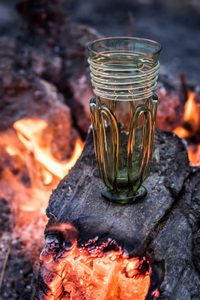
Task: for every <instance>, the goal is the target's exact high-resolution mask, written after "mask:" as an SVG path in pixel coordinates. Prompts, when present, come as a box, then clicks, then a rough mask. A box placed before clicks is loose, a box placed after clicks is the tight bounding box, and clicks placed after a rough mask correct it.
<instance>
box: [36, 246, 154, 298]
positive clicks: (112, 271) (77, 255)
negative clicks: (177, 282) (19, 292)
mask: <svg viewBox="0 0 200 300" xmlns="http://www.w3.org/2000/svg"><path fill="white" fill-rule="evenodd" d="M94 249H95V250H93V251H92V252H90V251H89V250H88V249H86V248H84V247H83V248H78V246H77V242H74V244H73V245H72V246H71V248H70V249H69V250H68V251H67V250H66V251H64V252H63V253H62V255H61V258H60V256H59V258H58V259H55V258H53V257H49V255H46V253H45V250H44V251H43V252H42V254H41V260H42V261H43V269H42V274H43V280H44V282H45V283H46V284H47V285H48V287H49V289H50V291H49V293H50V295H51V296H53V297H54V298H55V299H79V300H113V299H115V300H117V299H121V300H129V299H135V300H144V299H145V298H146V296H147V293H148V291H149V287H150V275H151V268H150V266H149V262H148V261H147V260H146V258H145V257H143V258H142V259H141V258H138V257H133V258H129V257H127V256H125V255H124V253H123V251H122V250H112V251H109V252H107V253H105V252H103V250H99V249H98V247H96V248H95V247H94ZM146 265H147V266H148V268H146ZM52 270H53V273H55V274H54V276H52V275H53V274H52ZM49 271H50V273H51V280H49V278H50V277H49V275H50V273H49ZM65 297H66V298H65ZM46 299H49V298H48V296H47V298H46Z"/></svg>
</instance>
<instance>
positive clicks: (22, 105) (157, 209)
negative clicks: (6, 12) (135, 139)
mask: <svg viewBox="0 0 200 300" xmlns="http://www.w3.org/2000/svg"><path fill="white" fill-rule="evenodd" d="M21 2H22V3H21V6H19V10H20V9H21V14H22V15H24V14H25V16H26V10H27V12H29V13H31V14H30V16H31V18H30V20H27V19H26V18H25V22H27V23H28V22H33V23H32V24H31V26H32V27H31V26H28V25H30V24H27V28H26V29H25V32H23V33H21V35H22V37H23V38H21V39H19V41H13V40H5V39H0V44H1V49H2V53H1V55H0V66H1V68H0V73H1V75H2V76H1V77H2V82H1V85H2V86H1V88H2V95H3V97H2V99H3V100H2V101H1V103H0V106H1V110H0V154H1V155H0V205H2V207H3V209H2V220H3V221H2V223H1V222H0V234H1V236H2V237H3V238H2V239H3V241H5V244H3V247H2V248H3V250H2V251H3V254H4V255H3V259H2V261H3V263H2V265H3V267H2V269H1V272H0V292H1V291H3V295H6V296H5V297H7V298H6V299H21V298H19V293H21V291H22V290H23V289H24V285H25V284H24V282H23V281H24V280H25V279H26V277H28V275H27V274H31V278H29V279H28V280H29V282H28V283H29V284H27V286H28V288H27V289H28V292H27V291H26V292H27V294H28V295H29V296H28V297H30V298H31V295H32V294H33V292H32V288H31V287H30V282H31V280H33V277H36V279H35V281H36V283H33V286H36V291H35V294H36V296H35V297H36V298H35V299H56V300H61V299H63V300H64V299H65V300H70V299H73V300H78V299H79V300H81V299H82V300H117V299H121V300H128V299H131V298H134V299H135V300H140V299H141V300H142V299H148V300H150V299H156V298H159V296H160V294H162V292H163V290H164V291H165V290H167V289H168V288H169V287H171V289H172V287H173V284H175V283H174V282H175V279H177V278H181V279H182V281H181V282H183V286H185V281H184V280H185V279H184V278H182V277H181V276H182V274H183V275H184V276H185V273H184V272H188V273H187V274H189V275H188V276H190V275H191V274H193V273H194V272H193V270H192V271H191V269H189V268H188V266H187V265H184V264H183V268H182V261H184V259H185V258H184V257H185V256H184V255H185V253H186V252H187V251H188V252H189V251H190V250H188V248H187V247H189V246H188V240H189V239H190V238H191V236H192V235H194V232H195V230H196V227H195V226H197V225H196V221H195V220H196V219H195V218H196V214H195V213H193V208H192V207H193V205H192V201H196V200H195V199H198V196H195V195H196V194H195V195H193V194H192V195H191V197H190V198H189V196H188V195H190V193H195V191H196V186H198V184H197V183H196V182H197V181H198V180H197V176H196V175H195V174H196V173H195V172H197V171H195V170H196V169H198V168H191V169H192V171H191V169H190V167H189V166H188V165H187V156H186V150H185V147H184V146H183V145H184V144H186V146H187V151H188V158H189V161H190V164H191V166H192V167H197V166H200V102H199V96H198V93H197V92H194V90H193V91H192V90H191V91H189V93H188V98H187V101H186V102H185V103H184V109H183V111H182V115H181V117H180V118H178V117H177V120H176V122H174V123H173V122H171V119H170V117H169V115H170V114H171V115H173V117H172V118H173V119H175V117H176V112H177V111H179V113H180V112H181V109H179V108H180V107H181V104H180V103H181V101H182V99H181V97H180V94H179V91H178V92H177V90H176V91H175V92H174V91H173V93H174V94H175V97H176V103H175V105H176V107H175V109H174V111H172V112H171V111H170V109H169V110H167V108H166V106H169V104H168V103H170V101H172V100H171V98H170V95H168V93H171V90H172V88H171V85H172V86H173V82H171V81H170V80H169V81H170V84H171V85H165V80H163V77H162V76H161V82H162V81H163V82H164V83H163V85H164V88H163V87H162V89H161V90H160V95H159V101H160V105H159V108H158V124H157V127H159V128H161V129H164V130H166V131H171V132H174V133H175V134H176V135H177V136H179V137H180V139H178V138H177V137H176V136H175V135H173V134H171V133H169V132H168V133H166V132H164V131H163V132H161V133H160V131H159V130H158V132H157V135H156V150H155V155H154V158H153V159H154V163H153V164H152V174H151V176H150V181H149V182H148V183H147V184H149V188H148V190H149V191H150V192H149V196H148V198H147V199H145V200H144V202H141V204H140V203H136V204H135V205H133V206H132V207H131V208H130V206H126V207H123V208H119V207H113V206H112V204H108V203H107V202H106V203H105V202H104V201H103V200H102V199H100V198H99V195H100V192H99V191H100V187H101V183H100V180H99V178H98V170H97V166H96V160H95V158H94V149H93V146H92V139H91V132H89V134H88V136H87V139H86V135H87V131H88V129H89V124H90V116H89V100H90V98H91V97H92V96H93V93H92V90H91V86H90V85H89V83H88V71H87V53H86V44H87V43H88V41H90V40H94V39H95V38H97V37H99V35H98V34H97V33H96V32H94V31H93V30H91V29H88V28H87V27H79V25H77V26H76V25H74V27H73V26H72V27H73V29H72V27H70V26H69V23H68V21H67V20H66V16H65V15H64V16H63V13H62V10H57V9H55V7H57V6H56V5H57V3H56V2H57V1H52V4H51V5H50V4H49V6H48V4H44V6H45V5H46V7H45V12H46V10H47V13H46V15H44V14H43V6H42V5H41V6H40V5H39V9H37V5H38V4H36V5H35V6H34V5H30V7H29V5H28V4H27V3H28V2H30V3H31V1H25V3H26V6H25V7H26V10H24V6H23V4H24V3H23V2H24V1H21ZM54 2H55V3H54ZM20 7H21V8H20ZM22 8H23V9H22ZM48 13H49V14H48ZM54 14H55V15H54ZM38 16H39V17H41V16H42V17H41V18H38ZM52 16H53V17H52ZM45 18H46V19H45ZM49 18H50V20H49ZM51 18H52V19H51ZM44 20H45V22H44ZM52 20H53V21H52ZM44 23H45V24H44ZM52 24H53V25H52ZM29 27H31V36H32V34H33V37H34V38H35V37H37V39H36V38H35V39H33V40H31V43H30V41H29V39H28V38H27V36H30V32H29V31H28V30H29ZM60 28H61V29H62V30H60ZM63 35H64V36H66V41H67V42H66V41H63V39H62V38H61V37H63ZM69 39H70V41H72V43H71V44H70V47H69V43H68V40H69ZM5 61H6V64H5ZM163 90H164V92H163ZM162 92H163V94H162ZM168 101H169V102H168ZM174 112H175V113H174ZM168 114H169V115H168ZM160 116H162V118H159V117H160ZM170 122H171V123H173V126H172V124H171V123H170ZM174 124H176V125H174ZM168 125H169V126H168ZM85 144H86V146H85V148H84V145H85ZM83 149H84V150H83ZM79 158H80V159H79ZM179 169H181V172H180V173H178V171H179ZM177 170H178V171H177ZM188 174H189V175H188ZM191 174H192V175H191ZM66 175H68V176H67V177H66ZM189 176H191V178H192V179H191V182H189V183H188V181H187V180H188V178H189ZM192 176H193V177H192ZM195 176H196V177H195ZM170 180H171V181H172V182H171V181H170ZM176 181H177V182H176ZM174 182H176V185H175V184H174ZM183 190H184V191H186V192H185V194H186V195H187V196H184V197H185V198H184V197H183V196H182V195H183V194H184V193H183V192H182V191H183ZM193 191H194V192H193ZM187 197H188V198H187ZM195 197H196V198H195ZM49 199H50V201H49ZM188 199H189V200H188ZM191 199H194V200H191ZM181 201H182V202H181ZM187 201H188V202H187ZM182 203H183V205H182ZM140 205H141V206H140ZM190 205H191V206H190ZM196 206H197V204H196V202H195V203H194V208H195V209H196ZM180 207H181V208H180ZM188 207H189V208H188ZM46 209H47V216H46ZM181 209H182V210H184V217H183V216H182V215H181V214H180V215H179V210H180V211H181ZM171 211H172V213H171ZM177 211H178V213H177ZM143 212H145V214H144V215H143ZM173 213H174V215H175V217H174V219H173V218H172V215H173ZM176 214H177V215H176ZM190 214H192V217H191V216H190ZM188 215H189V217H188ZM4 218H5V221H4ZM182 218H186V219H187V222H185V219H184V220H183V223H180V224H179V223H178V222H179V221H180V222H181V221H182ZM174 220H175V221H174ZM170 222H171V223H170ZM176 222H177V223H176ZM184 222H185V223H187V224H186V225H185V223H184ZM144 224H145V226H144ZM188 224H190V226H191V228H192V229H191V228H189V229H188V227H190V226H189V225H188ZM187 225H188V227H187ZM184 226H185V227H184ZM192 226H194V227H192ZM45 228H46V229H45ZM169 228H173V231H172V229H169ZM178 230H180V231H181V230H183V232H182V231H181V232H179V231H178ZM184 230H185V231H184ZM190 230H191V231H192V230H193V233H191V231H190ZM44 231H45V239H44ZM180 236H181V237H183V238H182V240H183V241H182V242H183V243H184V245H183V246H182V247H181V246H180V247H179V245H178V243H177V245H176V242H177V241H174V240H173V237H175V239H178V237H180ZM187 238H188V239H187ZM197 238H198V236H197ZM197 238H196V239H197ZM165 239H167V247H166V240H165ZM168 241H169V245H168ZM191 244H192V243H191ZM42 248H43V250H42ZM179 248H180V249H181V250H182V249H184V253H183V252H181V250H180V251H179ZM186 248H187V249H186ZM185 249H186V250H187V251H185ZM177 253H178V254H177ZM172 254H173V255H172ZM176 255H177V256H178V258H177V257H175V256H176ZM18 256H19V257H20V259H21V257H26V260H25V262H26V264H27V265H28V266H29V267H28V268H29V269H28V271H26V269H25V268H24V260H23V259H21V261H20V259H19V261H20V262H17V263H19V265H20V267H19V270H18V269H17V268H16V270H17V271H16V272H13V269H14V270H15V265H16V260H17V259H18V258H17V257H18ZM188 256H189V255H188ZM190 256H191V257H193V256H192V254H190ZM190 256H189V257H190ZM39 257H40V266H35V265H34V264H35V263H37V262H38V261H39ZM174 257H175V258H174ZM168 259H170V261H168ZM188 259H189V258H188V257H186V261H188ZM0 261H1V257H0ZM194 261H195V256H194ZM197 261H198V260H197ZM10 265H11V267H10ZM33 265H34V267H33ZM189 265H190V267H191V266H192V265H193V262H191V263H190V264H189ZM180 266H181V267H180ZM170 268H172V269H173V270H174V269H176V271H177V270H178V271H177V274H178V275H177V276H174V273H173V272H172V273H173V274H171V273H170V272H169V269H170ZM181 268H182V269H181ZM184 268H185V269H184ZM180 269H181V270H180ZM33 270H36V271H33ZM170 270H171V269H170ZM179 270H180V273H178V272H179ZM20 272H21V273H20ZM34 272H36V275H35V274H34V276H33V275H32V274H33V273H34ZM167 272H169V273H167ZM174 272H175V271H174ZM16 273H17V274H16ZM19 274H22V275H20V276H21V277H20V284H18V282H17V283H16V277H17V276H18V275H19ZM38 274H39V275H38ZM166 274H167V275H166ZM165 275H166V277H167V276H168V277H167V279H166V278H165ZM191 276H193V275H191ZM9 277H12V280H11V283H10V281H9ZM186 277H187V276H186ZM13 278H14V279H13ZM170 279H171V281H170ZM189 279H190V282H195V280H197V279H196V277H195V279H194V278H193V277H192V279H191V278H189ZM168 280H169V283H168ZM18 281H19V280H18ZM7 282H8V285H7ZM21 282H23V283H21ZM162 282H164V285H163V286H164V287H163V286H162ZM178 284H179V283H178V282H176V284H175V285H176V286H178ZM13 286H14V288H13V290H14V289H15V290H16V291H17V292H16V294H15V293H14V291H13V290H12V289H11V288H10V287H13ZM177 289H178V288H177ZM172 291H173V289H172ZM194 293H195V291H194ZM20 296H21V295H20ZM12 297H13V298H12ZM22 297H23V295H22ZM180 299H181V298H180Z"/></svg>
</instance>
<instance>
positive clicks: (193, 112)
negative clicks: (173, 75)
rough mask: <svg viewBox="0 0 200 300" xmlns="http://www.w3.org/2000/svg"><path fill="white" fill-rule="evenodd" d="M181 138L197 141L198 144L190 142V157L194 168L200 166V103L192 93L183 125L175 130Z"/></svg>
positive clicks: (185, 111) (185, 109)
mask: <svg viewBox="0 0 200 300" xmlns="http://www.w3.org/2000/svg"><path fill="white" fill-rule="evenodd" d="M174 133H176V134H177V135H178V136H179V137H180V138H184V139H187V140H189V139H194V137H195V139H197V142H196V143H195V144H194V143H189V142H188V157H189V160H190V163H191V165H192V166H200V144H198V143H200V141H199V139H200V103H198V101H197V100H196V96H195V93H192V92H190V94H189V97H188V100H187V102H186V104H185V107H184V114H183V122H182V125H180V126H178V127H177V128H175V130H174Z"/></svg>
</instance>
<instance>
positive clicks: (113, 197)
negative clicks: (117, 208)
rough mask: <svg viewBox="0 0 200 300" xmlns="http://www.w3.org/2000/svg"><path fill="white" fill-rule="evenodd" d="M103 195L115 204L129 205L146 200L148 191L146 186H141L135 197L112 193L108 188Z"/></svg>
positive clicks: (102, 192) (103, 191)
mask: <svg viewBox="0 0 200 300" xmlns="http://www.w3.org/2000/svg"><path fill="white" fill-rule="evenodd" d="M101 195H102V196H103V197H104V198H106V199H107V200H109V201H111V202H115V203H121V204H128V203H133V202H135V201H137V200H140V199H142V198H144V197H145V196H146V195H147V190H146V188H145V187H144V186H141V187H140V188H139V190H138V191H137V194H135V195H131V196H130V195H129V196H127V195H119V194H115V193H112V191H109V190H108V189H107V188H105V189H104V190H102V191H101Z"/></svg>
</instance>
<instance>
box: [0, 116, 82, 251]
mask: <svg viewBox="0 0 200 300" xmlns="http://www.w3.org/2000/svg"><path fill="white" fill-rule="evenodd" d="M47 127H48V123H47V122H46V121H44V120H43V119H39V118H38V119H30V118H29V119H28V118H26V119H21V120H18V121H16V122H15V123H14V124H13V128H9V129H7V130H4V131H1V132H0V168H1V169H2V172H1V180H0V197H2V198H5V199H7V201H8V202H9V203H10V206H11V209H12V211H13V215H14V218H13V221H14V224H15V227H14V233H15V234H16V236H19V237H20V239H22V240H23V242H25V244H26V246H27V250H28V252H30V253H31V255H32V254H33V257H35V255H39V252H38V250H39V251H40V250H41V249H40V247H41V245H42V243H41V240H42V239H43V231H44V226H45V224H46V222H47V218H46V214H45V209H46V207H47V204H48V201H49V197H50V194H51V191H52V189H53V188H55V187H56V186H57V184H58V183H59V181H60V179H61V178H63V177H64V176H65V175H66V174H67V173H68V172H69V170H70V169H71V168H72V167H73V166H74V164H75V162H76V161H77V159H78V157H79V156H80V154H81V151H82V148H83V143H82V141H81V140H80V139H79V138H77V140H76V141H75V146H74V150H73V152H72V155H71V158H70V159H69V160H67V161H58V160H57V159H56V158H54V156H53V154H52V153H51V147H50V146H49V145H48V146H44V142H43V139H44V130H45V129H46V128H47ZM48 129H49V131H50V130H51V128H48ZM52 135H53V132H52ZM38 248H39V249H38ZM36 250H37V253H36Z"/></svg>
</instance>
